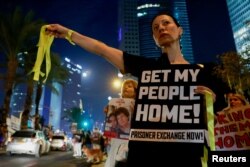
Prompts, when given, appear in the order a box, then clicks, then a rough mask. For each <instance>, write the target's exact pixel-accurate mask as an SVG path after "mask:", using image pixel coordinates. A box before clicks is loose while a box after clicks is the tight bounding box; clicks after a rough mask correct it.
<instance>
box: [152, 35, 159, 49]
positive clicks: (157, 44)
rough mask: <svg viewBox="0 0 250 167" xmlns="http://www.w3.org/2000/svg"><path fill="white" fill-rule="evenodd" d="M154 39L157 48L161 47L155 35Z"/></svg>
mask: <svg viewBox="0 0 250 167" xmlns="http://www.w3.org/2000/svg"><path fill="white" fill-rule="evenodd" d="M153 38H154V41H155V44H156V46H158V47H160V45H159V43H158V42H157V40H156V38H155V36H154V35H153Z"/></svg>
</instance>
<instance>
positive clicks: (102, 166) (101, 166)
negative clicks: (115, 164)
mask: <svg viewBox="0 0 250 167" xmlns="http://www.w3.org/2000/svg"><path fill="white" fill-rule="evenodd" d="M106 159H107V157H106V156H104V158H103V161H102V162H101V163H99V164H92V165H91V167H104V166H105V162H106Z"/></svg>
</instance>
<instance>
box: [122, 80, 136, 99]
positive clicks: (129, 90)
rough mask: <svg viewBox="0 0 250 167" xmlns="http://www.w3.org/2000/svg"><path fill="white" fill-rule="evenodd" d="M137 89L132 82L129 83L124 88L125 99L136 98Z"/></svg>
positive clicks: (123, 95)
mask: <svg viewBox="0 0 250 167" xmlns="http://www.w3.org/2000/svg"><path fill="white" fill-rule="evenodd" d="M135 93H136V92H135V88H134V86H133V84H132V83H131V82H128V83H126V84H124V85H123V87H122V97H123V98H135Z"/></svg>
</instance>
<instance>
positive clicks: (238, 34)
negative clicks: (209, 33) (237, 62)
mask: <svg viewBox="0 0 250 167" xmlns="http://www.w3.org/2000/svg"><path fill="white" fill-rule="evenodd" d="M227 7H228V12H229V17H230V21H231V26H232V30H233V34H234V41H235V46H236V49H237V52H239V53H241V52H243V51H245V49H246V47H247V46H248V47H249V46H250V3H249V0H241V1H235V0H227Z"/></svg>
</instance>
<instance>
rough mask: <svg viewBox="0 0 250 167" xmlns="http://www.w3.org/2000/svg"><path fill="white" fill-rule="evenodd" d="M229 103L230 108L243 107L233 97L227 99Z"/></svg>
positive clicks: (237, 99)
mask: <svg viewBox="0 0 250 167" xmlns="http://www.w3.org/2000/svg"><path fill="white" fill-rule="evenodd" d="M229 103H230V107H231V108H236V107H240V106H243V105H244V104H243V103H242V101H241V100H240V99H239V98H238V97H236V96H233V95H232V96H231V97H229Z"/></svg>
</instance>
